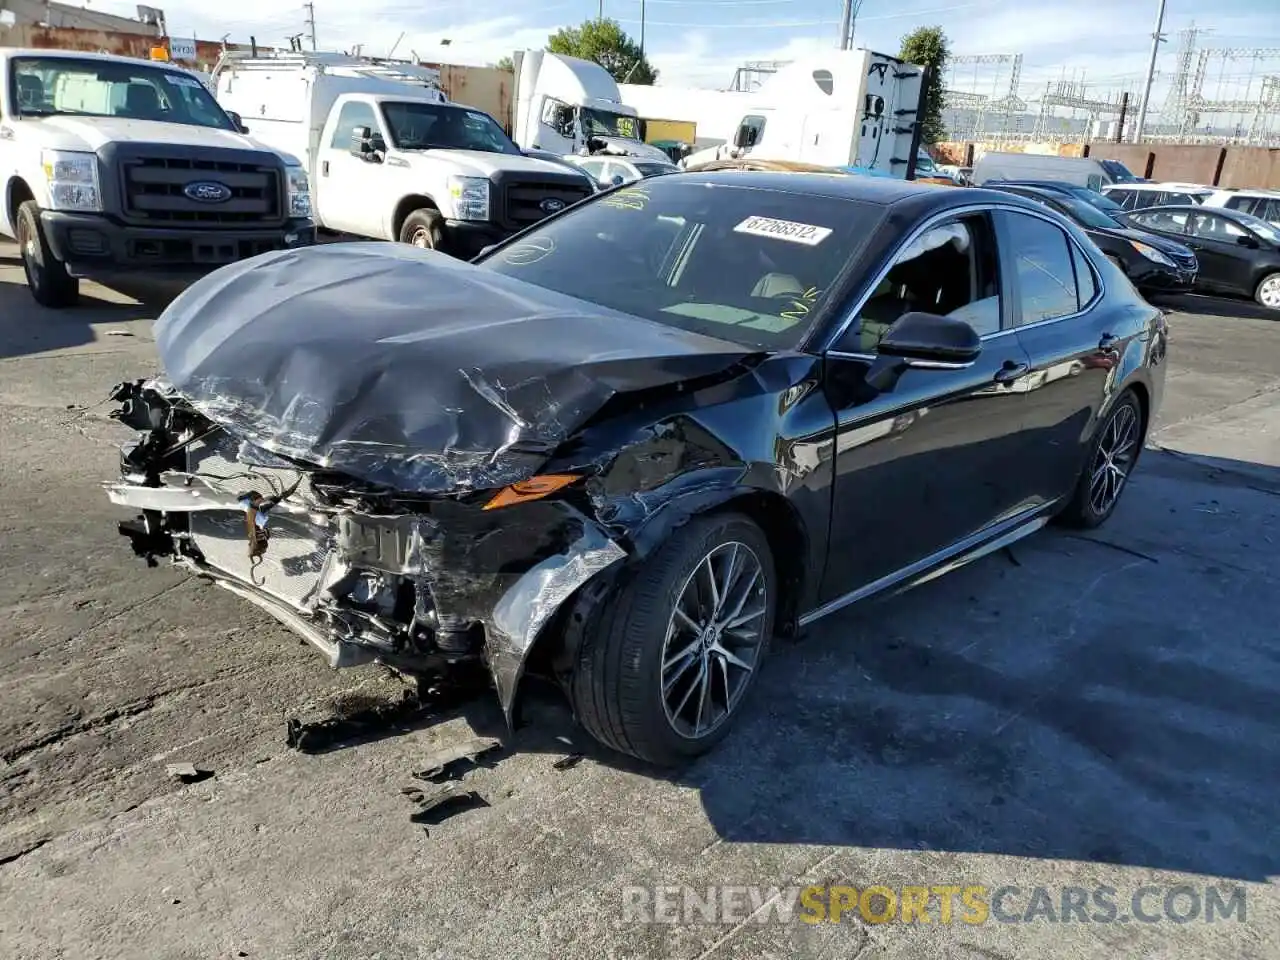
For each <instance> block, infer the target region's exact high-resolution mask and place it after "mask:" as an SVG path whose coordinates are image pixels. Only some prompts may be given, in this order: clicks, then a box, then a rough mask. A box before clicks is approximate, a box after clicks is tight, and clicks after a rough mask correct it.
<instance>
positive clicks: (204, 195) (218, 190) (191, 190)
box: [182, 180, 231, 203]
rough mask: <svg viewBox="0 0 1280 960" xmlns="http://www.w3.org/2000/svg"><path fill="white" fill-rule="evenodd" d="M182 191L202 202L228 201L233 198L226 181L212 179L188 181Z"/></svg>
mask: <svg viewBox="0 0 1280 960" xmlns="http://www.w3.org/2000/svg"><path fill="white" fill-rule="evenodd" d="M182 192H183V193H184V194H186V195H187V196H188V197H190V198H191V199H192V200H198V201H200V202H201V203H226V202H227V201H228V200H230V199H231V188H230V187H228V186H227V185H226V184H225V183H215V182H214V181H212V180H197V181H196V182H195V183H188V184H187V185H186V186H185V187H183V188H182Z"/></svg>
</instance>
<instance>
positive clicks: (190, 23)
mask: <svg viewBox="0 0 1280 960" xmlns="http://www.w3.org/2000/svg"><path fill="white" fill-rule="evenodd" d="M72 2H81V0H72ZM855 2H857V3H858V4H859V6H860V10H859V14H858V19H857V29H856V35H855V43H856V45H858V46H868V47H870V48H872V49H873V50H880V51H883V52H886V53H896V52H897V50H898V45H899V41H900V39H901V37H902V35H903V34H904V33H906V32H908V31H910V30H912V29H913V28H915V27H918V26H926V25H939V26H941V27H942V28H943V29H944V30H945V31H946V33H947V36H948V37H949V38H950V40H951V46H952V50H953V52H954V53H957V54H982V53H1022V54H1023V55H1024V68H1023V77H1024V81H1025V84H1024V86H1023V88H1022V95H1023V96H1024V97H1032V96H1035V95H1036V94H1037V93H1038V92H1039V91H1040V90H1043V87H1044V83H1045V82H1046V81H1047V80H1051V79H1052V80H1057V79H1059V78H1061V77H1063V76H1064V74H1065V76H1066V77H1067V78H1068V79H1070V78H1071V76H1072V73H1073V71H1074V73H1075V74H1076V75H1077V78H1078V77H1079V76H1080V75H1081V74H1083V76H1084V77H1085V79H1086V80H1087V81H1088V83H1089V85H1090V87H1091V88H1095V89H1096V92H1098V93H1101V92H1102V90H1103V89H1105V88H1106V87H1108V86H1113V87H1118V86H1122V85H1134V84H1136V83H1137V82H1139V81H1140V80H1141V77H1142V75H1143V73H1144V71H1145V68H1146V61H1147V57H1148V56H1149V55H1150V45H1151V32H1152V30H1153V28H1154V24H1155V14H1156V8H1157V5H1158V3H1157V0H855ZM89 6H90V7H91V8H92V9H97V10H102V11H104V12H112V13H121V14H125V15H132V14H133V12H134V9H135V6H136V5H135V4H134V3H129V2H116V0H91V2H90V3H89ZM152 6H158V7H160V8H162V9H163V10H164V11H165V13H166V16H167V18H168V23H169V29H170V32H171V33H173V34H174V35H186V36H191V34H192V33H193V32H194V33H195V34H196V35H198V36H199V37H200V38H201V39H211V40H217V39H219V38H221V37H222V36H223V35H224V34H227V33H229V34H230V35H231V36H230V39H232V40H247V39H248V37H249V35H250V34H253V35H256V36H257V39H258V41H259V42H260V43H264V44H280V43H282V42H283V38H285V37H286V36H288V35H289V34H291V33H298V32H302V31H303V30H304V29H305V26H304V22H305V19H306V16H307V14H306V11H305V10H304V8H303V6H302V4H301V3H300V2H296V0H217V2H209V0H152ZM599 9H600V2H599V0H545V2H544V3H541V4H538V3H530V2H528V0H464V2H451V0H416V2H414V0H345V2H338V0H316V3H315V16H316V23H317V34H318V39H319V43H320V46H321V48H322V49H323V48H329V49H342V48H347V47H350V46H352V45H354V44H356V43H363V44H364V51H365V52H366V53H369V54H374V55H382V56H385V55H386V54H387V53H388V52H389V51H390V50H391V48H392V46H393V45H394V44H396V42H397V39H399V38H400V34H401V33H402V32H404V34H405V36H404V38H403V39H402V40H400V42H399V46H398V47H396V50H395V54H396V55H397V56H408V55H409V53H410V51H416V52H417V54H418V55H419V56H420V57H421V58H422V59H440V60H453V61H454V62H466V63H485V62H492V61H495V60H497V59H498V58H499V57H501V56H503V55H504V54H508V53H510V52H511V51H512V50H513V49H516V48H517V47H540V46H542V45H543V44H544V43H545V42H546V38H547V35H548V34H549V33H550V32H552V31H553V30H555V29H556V28H557V27H559V26H562V25H566V24H576V23H579V22H581V21H582V20H584V19H587V18H590V17H593V16H596V15H597V13H598V12H599ZM840 11H841V0H645V2H644V12H645V23H646V26H645V31H644V34H645V50H646V53H648V54H649V57H650V59H651V61H652V62H653V63H654V65H655V66H656V67H657V68H658V69H659V71H660V72H661V76H660V78H659V82H660V83H670V84H684V85H690V86H707V87H723V86H725V85H727V84H728V82H729V80H730V79H731V78H732V76H733V72H734V68H735V67H737V66H738V65H739V64H740V63H742V62H743V61H744V60H786V59H792V58H795V57H796V56H799V55H803V54H806V53H810V52H813V51H815V50H820V49H823V48H830V47H833V46H835V45H836V42H837V35H838V33H839V21H840ZM604 13H605V16H607V17H612V18H614V19H616V20H619V21H620V22H621V23H622V25H623V27H624V28H625V29H626V30H627V31H628V32H629V33H631V34H632V35H633V36H635V37H637V38H638V37H639V34H640V15H641V0H604ZM1193 20H1194V22H1195V24H1196V26H1198V27H1202V28H1207V29H1209V31H1210V32H1209V33H1207V34H1205V35H1204V36H1203V37H1202V38H1201V40H1200V45H1201V46H1202V47H1203V46H1217V47H1250V48H1253V47H1275V48H1280V0H1213V2H1212V3H1205V2H1204V0H1168V10H1167V14H1166V17H1165V26H1164V29H1165V31H1166V32H1167V33H1169V34H1170V41H1169V42H1168V43H1166V44H1164V45H1163V53H1162V55H1161V59H1160V61H1159V68H1160V72H1161V75H1162V77H1163V78H1164V80H1165V82H1167V78H1168V76H1169V74H1170V73H1171V72H1172V71H1173V69H1174V60H1175V51H1176V48H1177V40H1178V38H1177V35H1176V32H1177V31H1178V30H1181V29H1182V28H1184V27H1186V26H1188V25H1189V24H1190V23H1191V22H1192V21H1193ZM443 39H448V40H450V41H451V43H450V45H449V47H447V48H444V49H442V48H441V44H440V41H441V40H443ZM1278 53H1280V51H1278ZM992 69H995V68H992ZM1263 71H1265V72H1270V73H1280V56H1277V57H1276V58H1274V59H1271V60H1270V61H1267V62H1262V61H1260V62H1257V63H1254V62H1253V61H1250V60H1241V61H1238V62H1236V63H1234V64H1228V65H1227V66H1225V67H1223V66H1222V65H1221V64H1220V63H1217V62H1215V66H1214V69H1213V71H1211V73H1210V74H1209V76H1208V82H1207V83H1206V87H1205V94H1206V95H1207V96H1210V97H1214V98H1216V97H1218V96H1239V95H1241V94H1242V93H1243V91H1242V90H1241V87H1243V86H1244V85H1245V84H1246V83H1247V82H1248V81H1249V80H1250V78H1251V77H1252V78H1253V80H1254V82H1255V84H1256V83H1257V82H1258V81H1259V80H1260V77H1261V73H1262V72H1263ZM955 81H956V82H955V83H954V85H955V86H956V87H959V88H961V89H977V90H978V91H979V92H983V93H986V92H990V89H989V88H990V87H991V86H992V85H993V84H995V83H997V82H998V80H997V79H996V78H995V77H994V76H993V75H992V74H991V73H990V72H989V71H988V72H985V73H984V72H979V74H978V76H977V77H976V78H975V76H974V73H973V68H966V70H965V71H964V72H963V73H961V74H959V75H958V76H956V77H955ZM1157 86H1158V88H1160V87H1163V83H1161V82H1160V81H1158V82H1157ZM1095 89H1091V90H1090V93H1091V94H1092V93H1094V92H1095ZM1255 89H1256V86H1255ZM1000 92H1003V91H1000Z"/></svg>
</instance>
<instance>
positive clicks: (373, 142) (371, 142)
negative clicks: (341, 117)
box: [351, 127, 385, 163]
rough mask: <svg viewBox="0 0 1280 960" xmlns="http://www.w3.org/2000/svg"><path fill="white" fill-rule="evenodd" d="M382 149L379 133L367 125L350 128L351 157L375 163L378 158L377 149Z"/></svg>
mask: <svg viewBox="0 0 1280 960" xmlns="http://www.w3.org/2000/svg"><path fill="white" fill-rule="evenodd" d="M382 149H385V144H383V142H382V137H381V135H380V134H376V133H374V132H373V131H372V130H371V129H370V128H369V127H352V128H351V155H352V156H353V157H359V158H360V159H361V160H367V161H369V162H370V163H376V162H378V159H379V158H378V151H379V150H382Z"/></svg>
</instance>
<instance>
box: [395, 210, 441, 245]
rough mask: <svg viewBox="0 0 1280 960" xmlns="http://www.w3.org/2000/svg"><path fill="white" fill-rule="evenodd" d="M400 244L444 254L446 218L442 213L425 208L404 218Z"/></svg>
mask: <svg viewBox="0 0 1280 960" xmlns="http://www.w3.org/2000/svg"><path fill="white" fill-rule="evenodd" d="M400 242H401V243H407V244H409V246H411V247H421V248H422V249H424V250H439V251H441V252H442V253H443V252H444V217H442V216H440V211H438V210H432V209H431V208H430V207H423V208H422V209H420V210H415V211H413V213H411V214H409V216H407V217H405V218H404V224H403V225H402V226H401V227H400Z"/></svg>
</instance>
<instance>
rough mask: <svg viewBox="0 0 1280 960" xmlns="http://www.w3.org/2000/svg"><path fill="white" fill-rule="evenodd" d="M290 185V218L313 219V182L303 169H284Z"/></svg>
mask: <svg viewBox="0 0 1280 960" xmlns="http://www.w3.org/2000/svg"><path fill="white" fill-rule="evenodd" d="M284 175H285V177H286V178H287V182H288V185H289V216H291V217H302V218H305V219H308V220H310V219H311V181H310V180H308V179H307V171H306V170H304V169H303V168H302V167H300V166H297V167H294V166H290V167H285V168H284Z"/></svg>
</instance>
